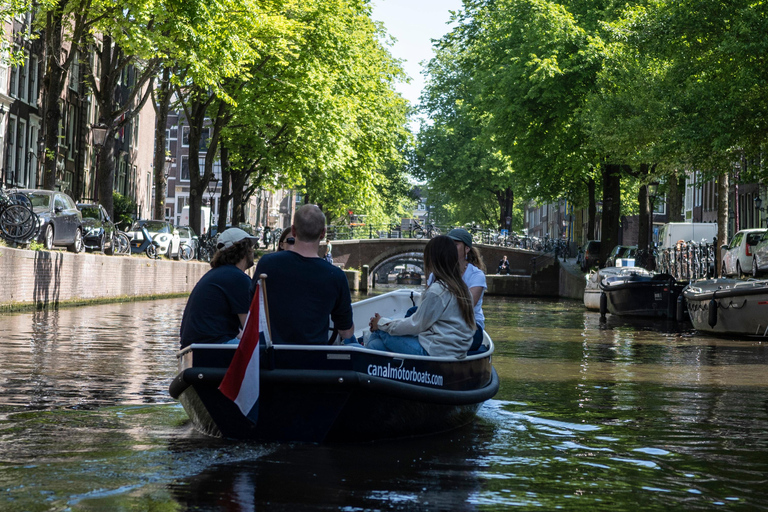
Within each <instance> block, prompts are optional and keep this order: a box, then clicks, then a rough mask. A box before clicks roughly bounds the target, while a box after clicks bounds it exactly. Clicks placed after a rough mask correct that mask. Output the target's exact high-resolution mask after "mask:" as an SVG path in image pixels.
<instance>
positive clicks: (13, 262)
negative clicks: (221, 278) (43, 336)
mask: <svg viewBox="0 0 768 512" xmlns="http://www.w3.org/2000/svg"><path fill="white" fill-rule="evenodd" d="M210 268H211V267H210V265H208V264H207V263H201V262H192V261H190V262H185V261H170V260H162V259H160V260H151V259H149V258H147V257H128V256H104V255H101V254H87V253H83V254H73V253H69V252H59V251H52V252H48V251H29V250H23V249H10V248H7V247H0V311H2V310H6V311H7V310H12V309H26V308H30V307H34V308H37V309H44V308H50V307H56V306H58V305H59V304H65V303H87V302H92V301H93V302H96V301H100V300H114V299H120V298H124V299H125V300H135V299H143V298H151V297H160V296H173V295H184V294H188V293H189V292H191V291H192V288H193V287H194V286H195V283H197V281H198V280H199V279H200V278H201V277H202V276H203V274H205V273H206V272H208V270H210Z"/></svg>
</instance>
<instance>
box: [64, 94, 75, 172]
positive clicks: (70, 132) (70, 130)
mask: <svg viewBox="0 0 768 512" xmlns="http://www.w3.org/2000/svg"><path fill="white" fill-rule="evenodd" d="M68 111H69V113H68V115H67V118H68V119H67V121H68V122H67V142H66V144H67V159H68V160H70V161H72V160H74V159H75V153H76V151H75V130H77V115H76V111H75V106H74V105H70V106H69V109H68Z"/></svg>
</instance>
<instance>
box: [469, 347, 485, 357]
mask: <svg viewBox="0 0 768 512" xmlns="http://www.w3.org/2000/svg"><path fill="white" fill-rule="evenodd" d="M483 352H488V346H487V345H480V348H478V349H477V350H470V351H469V352H467V355H468V356H474V355H477V354H482V353H483Z"/></svg>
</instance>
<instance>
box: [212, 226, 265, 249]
mask: <svg viewBox="0 0 768 512" xmlns="http://www.w3.org/2000/svg"><path fill="white" fill-rule="evenodd" d="M258 239H259V237H257V236H252V235H249V234H248V233H246V232H245V231H243V230H242V229H240V228H229V229H227V230H226V231H222V233H221V234H220V235H219V239H218V242H217V243H216V248H217V249H218V250H220V251H223V250H225V249H229V248H230V247H232V246H233V245H235V244H236V243H237V242H242V241H243V240H258Z"/></svg>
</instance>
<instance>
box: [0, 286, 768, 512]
mask: <svg viewBox="0 0 768 512" xmlns="http://www.w3.org/2000/svg"><path fill="white" fill-rule="evenodd" d="M184 305H185V300H184V299H173V300H158V301H153V302H133V303H125V304H112V305H98V306H88V307H79V308H69V309H61V310H59V311H47V312H34V313H24V314H6V315H3V316H0V340H1V341H2V351H0V436H1V438H2V441H1V442H0V443H1V444H0V510H3V511H52V510H53V511H59V510H77V511H91V510H93V511H96V510H137V511H138V510H157V511H161V510H162V511H166V510H168V511H171V510H198V511H211V512H214V511H232V510H234V511H243V512H244V511H249V510H270V511H302V510H328V511H366V510H415V511H420V510H423V511H427V510H429V511H432V510H455V511H471V510H503V509H510V508H518V507H522V508H523V509H528V508H540V509H543V510H551V509H554V508H556V507H557V508H563V509H566V510H612V511H615V510H633V511H635V510H644V511H645V510H675V509H677V510H679V509H686V510H712V509H730V510H766V509H768V486H766V475H768V395H766V389H767V388H768V371H767V367H766V365H767V364H768V350H767V349H766V346H765V345H763V344H761V343H759V342H753V341H748V340H741V341H740V340H725V339H717V338H710V337H704V336H699V335H697V334H695V333H693V332H692V331H690V330H686V329H684V328H683V329H680V328H678V327H677V326H676V325H674V324H664V323H654V322H648V321H645V322H621V321H616V320H615V319H613V318H609V319H608V322H607V323H606V324H605V325H601V324H600V322H599V316H598V314H597V313H592V312H587V311H585V309H584V307H583V305H582V304H581V303H580V302H578V301H565V300H564V301H557V300H541V299H514V298H502V297H488V298H487V299H486V305H485V312H486V316H487V325H488V330H489V333H490V334H491V336H492V337H493V338H494V340H495V341H496V343H497V352H496V355H495V357H494V365H495V366H496V368H497V370H498V372H499V374H500V376H501V382H502V383H501V389H500V391H499V393H498V395H497V396H496V397H495V399H494V400H491V401H489V402H487V403H486V404H485V405H484V406H483V407H482V408H481V409H480V412H479V417H478V420H477V421H476V422H475V423H474V424H473V425H471V426H468V427H466V428H463V429H461V430H458V431H454V432H451V433H449V434H445V435H440V436H433V437H427V438H420V439H412V440H401V441H397V442H384V443H375V444H364V445H330V446H317V445H302V444H284V445H279V444H257V443H246V442H232V441H226V440H216V439H211V438H207V437H204V436H202V435H201V434H199V433H197V432H195V431H194V430H193V429H192V428H191V426H190V425H189V423H188V421H187V417H186V415H185V413H184V411H183V409H182V408H181V407H180V406H179V405H178V404H177V403H175V402H174V401H173V400H172V399H171V398H170V397H169V396H168V391H167V389H168V384H169V382H170V380H171V378H172V377H173V375H174V373H175V369H176V362H175V358H174V354H175V351H176V347H177V343H178V339H177V332H178V326H179V319H180V317H181V313H182V311H183V309H184Z"/></svg>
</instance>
